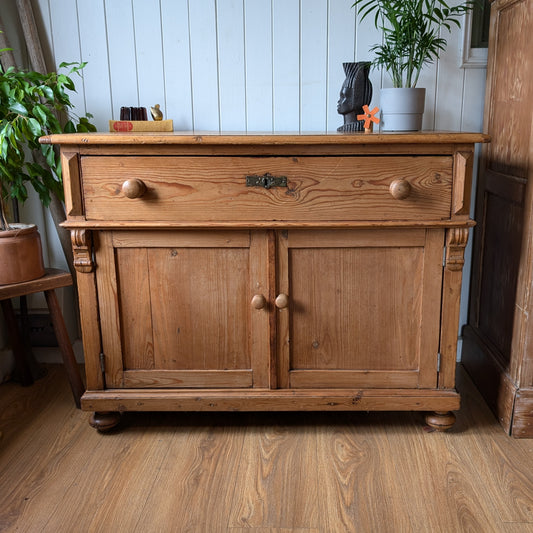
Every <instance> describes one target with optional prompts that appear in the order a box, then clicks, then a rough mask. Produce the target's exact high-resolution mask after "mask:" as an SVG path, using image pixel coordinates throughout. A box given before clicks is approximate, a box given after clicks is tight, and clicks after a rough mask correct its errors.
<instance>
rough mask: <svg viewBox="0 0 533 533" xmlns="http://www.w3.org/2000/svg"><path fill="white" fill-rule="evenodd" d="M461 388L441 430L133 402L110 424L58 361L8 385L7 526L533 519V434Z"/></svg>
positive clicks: (339, 416)
mask: <svg viewBox="0 0 533 533" xmlns="http://www.w3.org/2000/svg"><path fill="white" fill-rule="evenodd" d="M459 388H460V390H461V392H462V394H463V408H462V410H461V411H460V412H459V414H458V421H457V424H456V426H455V428H454V429H453V430H452V431H451V432H449V433H446V434H440V433H428V432H426V431H425V430H424V428H423V423H422V420H423V418H422V415H421V414H420V413H369V414H368V413H352V414H350V413H331V414H328V413H285V414H278V413H264V414H254V413H241V414H237V413H232V414H216V413H207V414H194V413H186V414H184V413H181V414H180V413H156V414H150V413H136V414H130V415H128V416H126V417H125V418H124V423H123V425H122V429H121V431H120V432H116V433H113V434H109V435H101V434H99V433H97V432H96V431H95V430H93V429H92V428H90V427H89V425H88V424H87V418H88V413H83V412H81V411H78V410H76V409H75V408H74V403H73V401H72V397H71V394H70V390H69V388H68V384H67V381H66V376H65V374H64V371H63V368H62V367H60V366H51V367H49V372H48V375H47V376H46V377H45V378H43V379H41V380H40V381H38V382H37V383H36V384H35V385H33V386H32V387H28V388H22V387H20V386H18V385H16V384H11V383H10V384H4V385H0V431H1V432H2V435H1V437H0V531H2V532H9V531H17V532H23V531H28V532H32V533H34V532H69V533H70V532H76V533H78V532H85V531H105V532H113V533H117V532H118V533H120V532H128V533H129V532H140V533H141V532H142V533H149V532H156V531H157V532H171V531H176V532H198V533H218V532H231V533H239V532H247V533H248V532H250V533H252V532H256V533H267V532H269V533H273V532H283V533H287V532H300V533H303V532H309V533H311V532H321V533H322V532H324V533H334V532H345V531H348V532H372V533H374V532H379V533H386V532H395V533H396V532H409V531H413V532H417V533H418V532H426V531H427V532H432V533H433V532H440V531H442V532H462V531H469V532H470V531H471V532H483V533H486V532H492V531H495V532H500V531H511V532H522V531H531V532H533V440H515V439H513V438H511V437H507V436H506V435H505V434H504V433H503V431H502V430H501V429H500V426H499V425H498V424H497V422H496V421H495V419H494V418H493V416H492V414H491V413H490V412H489V411H488V409H487V407H486V406H485V404H484V403H483V401H482V400H481V399H480V396H479V395H478V393H477V392H476V390H475V389H474V387H473V386H472V384H471V383H470V381H469V380H468V378H467V377H465V376H464V375H463V374H462V372H460V386H459Z"/></svg>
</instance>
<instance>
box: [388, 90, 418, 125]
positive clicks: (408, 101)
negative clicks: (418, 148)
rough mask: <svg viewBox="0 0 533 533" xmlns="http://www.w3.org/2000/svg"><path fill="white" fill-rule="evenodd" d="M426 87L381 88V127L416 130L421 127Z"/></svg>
mask: <svg viewBox="0 0 533 533" xmlns="http://www.w3.org/2000/svg"><path fill="white" fill-rule="evenodd" d="M425 99H426V89H419V88H418V87H416V88H414V89H409V88H408V89H405V88H402V89H381V102H380V104H381V129H382V130H383V131H418V130H420V129H422V117H423V115H424V103H425Z"/></svg>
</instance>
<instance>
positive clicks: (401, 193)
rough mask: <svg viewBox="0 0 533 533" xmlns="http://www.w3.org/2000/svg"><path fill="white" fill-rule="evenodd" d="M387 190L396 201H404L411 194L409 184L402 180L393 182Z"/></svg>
mask: <svg viewBox="0 0 533 533" xmlns="http://www.w3.org/2000/svg"><path fill="white" fill-rule="evenodd" d="M389 189H390V193H391V194H392V197H393V198H396V200H405V199H406V198H407V197H408V196H409V195H410V194H411V184H410V183H409V182H408V181H407V180H405V179H403V178H401V179H397V180H394V181H393V182H392V183H391V184H390V187H389Z"/></svg>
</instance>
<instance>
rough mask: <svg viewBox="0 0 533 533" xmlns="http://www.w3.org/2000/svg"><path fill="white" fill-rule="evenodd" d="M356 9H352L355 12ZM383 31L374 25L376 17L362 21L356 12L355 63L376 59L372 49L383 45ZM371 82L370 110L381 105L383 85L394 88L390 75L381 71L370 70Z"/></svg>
mask: <svg viewBox="0 0 533 533" xmlns="http://www.w3.org/2000/svg"><path fill="white" fill-rule="evenodd" d="M355 9H356V8H352V10H355ZM381 41H382V37H381V31H379V30H377V29H376V27H375V25H374V17H373V16H369V17H366V18H365V19H364V20H361V14H360V13H359V11H357V10H356V22H355V61H372V60H373V59H374V53H373V52H370V49H371V48H372V47H373V46H374V45H376V44H379V43H381ZM370 82H371V83H372V89H373V93H372V102H371V103H370V109H372V108H373V107H374V106H378V107H379V105H380V103H379V91H380V89H381V86H382V83H383V84H384V87H392V82H391V80H390V76H388V74H384V73H383V72H382V71H381V69H375V68H371V70H370Z"/></svg>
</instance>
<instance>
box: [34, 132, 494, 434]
mask: <svg viewBox="0 0 533 533" xmlns="http://www.w3.org/2000/svg"><path fill="white" fill-rule="evenodd" d="M487 140H488V138H487V137H486V136H484V135H481V134H475V133H472V134H469V133H438V132H429V133H409V134H370V135H365V134H355V135H353V134H352V135H339V134H331V135H318V134H317V135H310V134H309V135H304V134H302V135H276V134H272V135H247V134H243V135H219V134H205V135H200V134H179V133H172V134H157V135H156V134H116V133H110V134H67V135H52V136H50V137H46V138H43V139H42V142H44V143H57V144H59V145H60V146H61V158H62V166H63V179H64V186H65V203H66V210H67V218H68V220H67V222H66V224H65V225H66V227H67V228H69V230H70V231H71V234H72V244H73V250H74V261H75V267H76V269H77V284H78V289H79V296H80V311H81V320H82V331H83V343H84V350H85V362H86V363H85V364H86V373H87V391H86V392H85V394H84V395H83V397H82V407H83V409H85V410H89V411H94V415H93V417H92V419H91V423H92V425H94V426H95V427H96V428H98V429H99V430H102V431H103V430H106V429H109V428H111V427H113V426H114V425H115V424H116V423H117V422H118V420H119V413H120V412H123V411H157V410H186V411H203V410H215V411H216V410H220V411H224V410H231V411H241V410H242V411H264V410H268V411H271V410H303V411H310V410H365V411H368V410H417V411H430V412H432V414H429V415H428V417H427V422H428V423H429V424H430V425H432V426H433V427H435V428H437V429H446V428H448V427H450V426H451V425H452V424H453V422H454V415H453V413H451V411H452V410H456V409H458V408H459V400H460V399H459V395H458V393H457V392H456V390H455V388H454V387H455V361H456V344H457V329H458V316H459V299H460V288H461V277H462V267H463V254H464V248H465V245H466V242H467V236H468V229H469V228H470V227H471V226H472V224H473V222H472V221H471V220H470V219H469V206H470V189H471V171H472V161H473V147H474V143H477V142H486V141H487Z"/></svg>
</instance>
